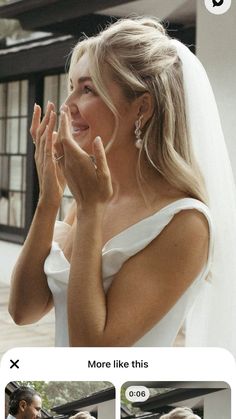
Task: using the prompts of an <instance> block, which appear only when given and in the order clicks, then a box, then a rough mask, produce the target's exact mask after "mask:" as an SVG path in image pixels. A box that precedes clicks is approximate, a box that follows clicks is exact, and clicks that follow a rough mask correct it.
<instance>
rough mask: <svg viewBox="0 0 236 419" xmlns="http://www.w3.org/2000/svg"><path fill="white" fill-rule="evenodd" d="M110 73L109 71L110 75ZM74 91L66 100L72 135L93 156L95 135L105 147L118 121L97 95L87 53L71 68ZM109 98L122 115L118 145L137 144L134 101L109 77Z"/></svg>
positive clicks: (107, 82) (118, 129) (117, 137)
mask: <svg viewBox="0 0 236 419" xmlns="http://www.w3.org/2000/svg"><path fill="white" fill-rule="evenodd" d="M107 73H108V72H107ZM70 83H71V92H70V94H69V96H68V98H67V99H66V101H65V104H66V105H67V106H69V108H70V112H71V117H72V121H71V129H72V135H73V138H74V139H75V141H76V142H78V144H79V145H80V146H81V147H82V148H83V149H84V150H85V151H86V152H87V153H89V154H92V142H93V140H94V139H95V137H96V136H98V135H99V136H100V137H101V138H102V141H103V144H104V145H105V146H106V145H107V144H108V143H109V141H110V140H111V139H113V136H114V132H115V129H116V118H115V116H114V114H113V113H112V111H111V110H110V109H109V107H108V106H107V105H106V104H105V102H104V101H103V100H102V98H101V97H100V96H99V95H98V93H97V92H96V88H95V86H94V84H93V82H92V79H91V76H90V71H89V58H88V55H87V54H84V55H83V56H82V57H81V58H80V59H79V60H78V62H77V63H76V64H75V65H74V66H73V67H72V68H71V69H70ZM106 87H107V91H108V93H109V97H110V99H111V101H112V103H113V104H114V106H115V108H116V109H117V111H118V113H119V121H118V126H117V131H116V134H115V138H114V140H115V142H116V144H118V142H119V143H122V144H124V142H126V144H127V141H129V139H130V141H132V142H134V122H135V120H136V119H137V115H136V114H137V110H136V108H137V106H135V103H134V102H135V101H133V102H132V103H130V102H129V101H127V99H125V97H124V95H123V92H122V90H121V88H120V87H119V86H118V84H117V83H115V82H114V81H112V80H111V79H110V78H109V75H108V74H106Z"/></svg>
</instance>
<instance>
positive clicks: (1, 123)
mask: <svg viewBox="0 0 236 419" xmlns="http://www.w3.org/2000/svg"><path fill="white" fill-rule="evenodd" d="M5 135H6V121H5V120H4V119H0V153H5Z"/></svg>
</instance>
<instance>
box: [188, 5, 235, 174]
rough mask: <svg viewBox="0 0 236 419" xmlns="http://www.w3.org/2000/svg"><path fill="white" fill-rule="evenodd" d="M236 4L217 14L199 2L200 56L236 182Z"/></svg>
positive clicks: (198, 38) (198, 45) (198, 37)
mask: <svg viewBox="0 0 236 419" xmlns="http://www.w3.org/2000/svg"><path fill="white" fill-rule="evenodd" d="M235 16H236V2H235V1H232V3H231V7H230V9H229V10H228V12H226V13H225V14H223V15H214V14H212V13H210V12H208V11H207V10H206V8H205V5H204V1H197V20H196V26H197V42H196V44H197V56H198V57H199V59H200V60H201V61H202V63H203V65H204V67H205V69H206V71H207V73H208V76H209V78H210V81H211V84H212V87H213V90H214V93H215V97H216V101H217V105H218V109H219V112H220V116H221V123H222V128H223V132H224V135H225V140H226V144H227V147H228V150H229V155H230V159H231V164H232V167H233V171H234V176H235V179H236V118H235V109H236V54H235V44H236V26H235Z"/></svg>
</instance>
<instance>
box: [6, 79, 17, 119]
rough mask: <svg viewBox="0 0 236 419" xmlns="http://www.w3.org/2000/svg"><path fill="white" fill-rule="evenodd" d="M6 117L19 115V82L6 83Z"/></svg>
mask: <svg viewBox="0 0 236 419" xmlns="http://www.w3.org/2000/svg"><path fill="white" fill-rule="evenodd" d="M7 115H8V116H17V115H19V82H18V81H14V82H11V83H8V95H7Z"/></svg>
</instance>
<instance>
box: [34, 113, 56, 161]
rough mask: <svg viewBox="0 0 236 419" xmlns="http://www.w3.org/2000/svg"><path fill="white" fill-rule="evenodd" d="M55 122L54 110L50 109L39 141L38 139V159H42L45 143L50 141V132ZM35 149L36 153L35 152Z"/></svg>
mask: <svg viewBox="0 0 236 419" xmlns="http://www.w3.org/2000/svg"><path fill="white" fill-rule="evenodd" d="M55 124H56V114H55V112H54V111H50V115H49V117H48V124H47V126H46V127H45V129H44V132H43V134H42V136H41V137H40V141H39V140H37V141H38V145H37V149H38V155H39V156H40V160H44V152H45V145H46V143H47V142H48V141H51V137H52V133H53V130H54V127H55ZM37 149H36V153H37Z"/></svg>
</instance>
